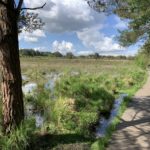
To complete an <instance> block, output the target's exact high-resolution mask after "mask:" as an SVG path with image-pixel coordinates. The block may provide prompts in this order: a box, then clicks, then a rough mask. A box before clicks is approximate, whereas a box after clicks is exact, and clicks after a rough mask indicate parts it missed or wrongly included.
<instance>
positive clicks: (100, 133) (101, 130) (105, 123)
mask: <svg viewBox="0 0 150 150" xmlns="http://www.w3.org/2000/svg"><path fill="white" fill-rule="evenodd" d="M125 97H127V94H120V96H119V98H118V99H116V100H115V101H114V105H113V108H112V110H111V112H110V116H109V118H106V117H101V118H100V120H99V126H98V127H97V130H96V137H97V138H100V137H104V136H105V135H106V132H107V129H108V127H109V125H110V124H111V123H112V121H113V120H114V118H115V117H116V116H117V115H118V112H119V108H120V106H121V104H122V102H123V100H124V98H125Z"/></svg>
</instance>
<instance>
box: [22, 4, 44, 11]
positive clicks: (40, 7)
mask: <svg viewBox="0 0 150 150" xmlns="http://www.w3.org/2000/svg"><path fill="white" fill-rule="evenodd" d="M45 5H46V3H45V4H43V5H42V6H39V7H35V8H21V10H37V9H42V8H44V7H45Z"/></svg>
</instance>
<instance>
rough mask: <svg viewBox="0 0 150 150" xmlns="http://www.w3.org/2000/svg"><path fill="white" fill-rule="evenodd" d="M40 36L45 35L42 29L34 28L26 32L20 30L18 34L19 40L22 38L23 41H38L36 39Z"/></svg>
mask: <svg viewBox="0 0 150 150" xmlns="http://www.w3.org/2000/svg"><path fill="white" fill-rule="evenodd" d="M41 37H46V35H45V33H44V31H42V30H39V29H37V30H35V31H33V32H26V31H24V30H23V31H22V33H21V34H20V35H19V39H20V40H24V41H25V42H38V39H39V38H41Z"/></svg>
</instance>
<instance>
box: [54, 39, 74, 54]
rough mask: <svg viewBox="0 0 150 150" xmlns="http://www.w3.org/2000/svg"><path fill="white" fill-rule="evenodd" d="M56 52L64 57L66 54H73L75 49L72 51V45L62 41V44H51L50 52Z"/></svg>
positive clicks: (56, 42) (55, 42)
mask: <svg viewBox="0 0 150 150" xmlns="http://www.w3.org/2000/svg"><path fill="white" fill-rule="evenodd" d="M56 51H58V52H60V53H62V54H63V55H65V54H66V53H68V52H72V53H74V52H75V49H74V45H73V44H72V43H71V42H67V41H62V42H59V41H54V42H53V43H52V52H56Z"/></svg>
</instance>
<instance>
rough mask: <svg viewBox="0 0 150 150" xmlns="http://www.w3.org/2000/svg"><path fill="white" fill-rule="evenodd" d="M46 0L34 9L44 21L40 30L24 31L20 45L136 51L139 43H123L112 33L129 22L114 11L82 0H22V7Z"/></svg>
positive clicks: (83, 50) (80, 52)
mask: <svg viewBox="0 0 150 150" xmlns="http://www.w3.org/2000/svg"><path fill="white" fill-rule="evenodd" d="M44 2H46V6H45V7H44V8H43V9H39V10H36V11H34V12H35V13H38V14H39V17H40V18H41V19H42V20H43V22H45V26H44V27H43V29H42V30H35V31H33V32H30V33H29V32H25V31H23V32H22V33H21V34H20V35H19V42H20V45H19V46H20V49H23V48H32V49H34V50H39V51H48V52H56V51H59V52H61V53H62V54H64V55H65V54H66V53H68V52H72V53H74V54H75V55H89V54H92V53H99V54H100V55H114V56H116V55H126V56H129V55H132V56H133V55H135V54H136V53H137V51H138V49H139V46H140V45H139V43H137V44H136V45H133V46H131V47H128V48H125V47H122V46H121V45H120V44H119V43H118V42H117V41H116V40H115V37H116V36H117V35H118V34H119V33H118V30H123V29H126V28H127V26H128V24H127V22H126V21H125V20H121V19H120V18H119V17H118V16H115V15H110V16H108V15H106V14H104V13H98V12H96V11H94V10H93V9H91V8H90V7H89V6H88V4H87V2H86V1H85V0H61V1H60V0H42V1H41V0H32V1H31V0H24V6H25V7H37V6H41V5H42V4H43V3H44Z"/></svg>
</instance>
